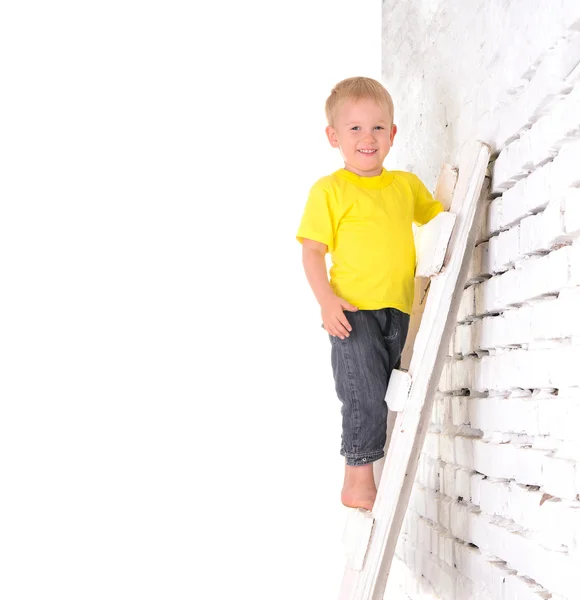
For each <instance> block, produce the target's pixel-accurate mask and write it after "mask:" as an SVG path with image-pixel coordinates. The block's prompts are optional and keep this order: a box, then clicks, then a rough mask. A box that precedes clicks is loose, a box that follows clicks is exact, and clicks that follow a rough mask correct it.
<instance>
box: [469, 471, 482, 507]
mask: <svg viewBox="0 0 580 600" xmlns="http://www.w3.org/2000/svg"><path fill="white" fill-rule="evenodd" d="M483 481H484V476H483V475H482V474H481V473H473V474H472V475H471V503H472V504H475V505H476V506H479V504H480V503H481V484H482V482H483Z"/></svg>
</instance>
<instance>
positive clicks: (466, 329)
mask: <svg viewBox="0 0 580 600" xmlns="http://www.w3.org/2000/svg"><path fill="white" fill-rule="evenodd" d="M473 330H474V327H472V325H471V323H467V324H463V325H458V326H457V327H456V329H455V335H454V346H453V352H454V354H461V355H468V354H471V353H472V352H473V339H472V332H473Z"/></svg>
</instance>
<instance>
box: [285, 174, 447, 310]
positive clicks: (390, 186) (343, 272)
mask: <svg viewBox="0 0 580 600" xmlns="http://www.w3.org/2000/svg"><path fill="white" fill-rule="evenodd" d="M442 210H443V206H442V205H441V203H440V202H436V201H435V200H433V197H432V196H431V194H430V193H429V191H428V190H427V188H426V187H425V186H424V185H423V183H421V181H420V179H419V178H418V177H417V176H416V175H414V174H413V173H406V172H404V171H387V170H385V169H383V172H382V173H381V174H380V175H377V176H376V177H360V176H359V175H356V174H355V173H352V172H351V171H347V170H346V169H339V170H338V171H336V172H335V173H333V174H332V175H328V176H327V177H323V178H322V179H320V180H318V181H317V182H316V183H315V184H314V186H313V187H312V189H311V190H310V195H309V197H308V201H307V203H306V208H305V210H304V215H303V217H302V222H301V223H300V227H299V229H298V234H297V236H296V239H297V240H298V241H299V242H302V240H303V239H304V238H308V239H311V240H314V241H316V242H321V243H322V244H326V245H327V246H328V251H329V252H330V253H331V258H332V267H331V269H330V284H331V286H332V288H333V290H334V292H335V293H336V295H337V296H339V297H340V298H344V299H345V300H346V301H347V302H350V303H351V304H353V305H354V306H356V307H357V308H359V309H361V310H376V309H380V308H397V309H399V310H401V311H403V312H405V313H407V314H410V313H411V308H412V306H413V293H414V278H415V240H414V237H413V227H412V223H413V222H415V223H418V224H419V225H423V224H425V223H427V222H428V221H430V220H431V219H432V218H433V217H435V216H436V215H437V214H439V213H440V212H441V211H442Z"/></svg>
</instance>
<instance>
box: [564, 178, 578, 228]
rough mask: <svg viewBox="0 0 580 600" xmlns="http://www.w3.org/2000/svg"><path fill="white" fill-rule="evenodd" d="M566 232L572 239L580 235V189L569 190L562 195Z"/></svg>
mask: <svg viewBox="0 0 580 600" xmlns="http://www.w3.org/2000/svg"><path fill="white" fill-rule="evenodd" d="M562 210H563V215H564V219H563V220H564V231H565V233H567V234H568V235H569V236H570V237H571V238H572V237H574V238H575V237H578V235H579V234H580V188H568V189H567V190H566V191H565V192H563V194H562Z"/></svg>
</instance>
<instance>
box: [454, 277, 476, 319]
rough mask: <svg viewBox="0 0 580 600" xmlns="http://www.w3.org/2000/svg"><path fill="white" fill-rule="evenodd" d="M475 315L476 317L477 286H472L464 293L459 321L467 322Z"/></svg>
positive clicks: (458, 316)
mask: <svg viewBox="0 0 580 600" xmlns="http://www.w3.org/2000/svg"><path fill="white" fill-rule="evenodd" d="M473 315H475V286H473V285H471V286H469V287H468V288H466V289H465V290H464V291H463V295H462V296H461V304H460V305H459V313H458V315H457V320H458V321H466V320H467V319H469V318H470V317H472V316H473Z"/></svg>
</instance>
